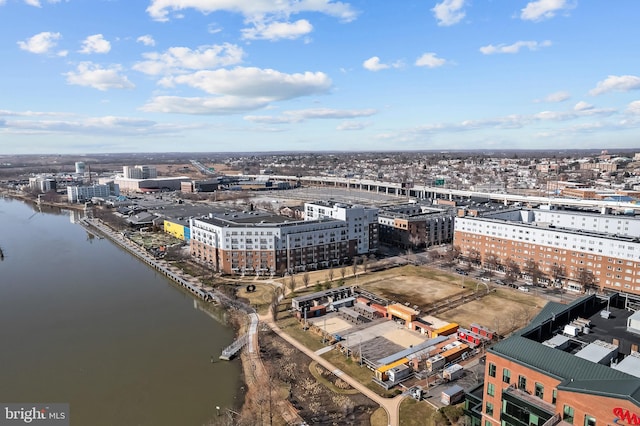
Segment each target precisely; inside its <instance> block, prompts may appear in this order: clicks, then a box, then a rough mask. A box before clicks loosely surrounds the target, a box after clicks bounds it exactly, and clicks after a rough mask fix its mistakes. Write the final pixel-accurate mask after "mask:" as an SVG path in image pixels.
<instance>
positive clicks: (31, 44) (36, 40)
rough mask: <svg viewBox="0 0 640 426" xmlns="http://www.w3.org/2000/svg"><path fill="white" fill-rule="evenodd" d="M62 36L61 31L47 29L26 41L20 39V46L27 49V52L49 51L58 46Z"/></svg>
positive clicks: (42, 52) (41, 52)
mask: <svg viewBox="0 0 640 426" xmlns="http://www.w3.org/2000/svg"><path fill="white" fill-rule="evenodd" d="M60 38H62V35H61V34H60V33H52V32H48V31H45V32H42V33H39V34H36V35H34V36H33V37H30V38H28V39H26V40H24V41H19V42H18V46H20V49H22V50H26V51H27V52H31V53H36V54H44V53H49V51H50V50H51V49H53V48H54V47H56V45H57V41H58V40H60Z"/></svg>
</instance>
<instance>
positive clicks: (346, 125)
mask: <svg viewBox="0 0 640 426" xmlns="http://www.w3.org/2000/svg"><path fill="white" fill-rule="evenodd" d="M370 124H371V123H363V122H361V121H352V120H350V121H343V122H342V123H340V124H339V125H338V127H336V130H340V131H344V130H362V129H364V128H365V127H367V126H369V125H370Z"/></svg>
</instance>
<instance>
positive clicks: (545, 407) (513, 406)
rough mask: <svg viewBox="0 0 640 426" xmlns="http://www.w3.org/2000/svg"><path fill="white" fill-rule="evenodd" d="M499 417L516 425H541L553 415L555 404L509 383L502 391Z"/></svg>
mask: <svg viewBox="0 0 640 426" xmlns="http://www.w3.org/2000/svg"><path fill="white" fill-rule="evenodd" d="M502 401H503V405H502V407H503V409H502V413H501V414H500V419H501V420H503V421H505V422H506V423H509V424H511V425H516V426H532V425H533V426H542V425H543V424H546V423H547V422H548V421H549V420H550V419H551V418H553V416H554V415H555V406H554V405H553V404H550V403H548V402H546V401H543V400H542V399H540V398H538V397H536V396H534V395H530V394H529V393H527V392H525V391H524V390H522V389H517V388H516V387H515V385H511V386H509V387H508V388H506V389H504V390H503V391H502Z"/></svg>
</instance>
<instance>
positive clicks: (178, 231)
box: [163, 219, 191, 241]
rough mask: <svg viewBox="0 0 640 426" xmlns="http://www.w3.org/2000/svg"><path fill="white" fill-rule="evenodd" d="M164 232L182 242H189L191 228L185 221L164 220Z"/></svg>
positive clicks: (187, 221)
mask: <svg viewBox="0 0 640 426" xmlns="http://www.w3.org/2000/svg"><path fill="white" fill-rule="evenodd" d="M163 228H164V232H166V233H167V234H170V235H173V236H174V237H176V238H178V239H180V240H183V241H189V240H191V228H189V220H187V219H164V226H163Z"/></svg>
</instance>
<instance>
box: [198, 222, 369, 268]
mask: <svg viewBox="0 0 640 426" xmlns="http://www.w3.org/2000/svg"><path fill="white" fill-rule="evenodd" d="M190 227H191V244H190V250H191V255H192V256H194V257H195V258H197V259H199V260H200V261H202V262H204V263H206V264H207V265H209V266H210V267H211V268H212V269H214V270H215V271H218V272H222V273H225V274H240V273H242V274H259V275H264V274H276V273H277V274H284V273H285V272H300V271H305V270H310V269H320V268H326V267H329V266H332V265H339V264H346V263H348V262H349V261H350V260H351V259H352V258H353V257H354V256H356V255H357V254H358V240H357V239H355V238H351V237H350V234H349V229H350V227H349V223H348V222H346V221H343V220H338V219H331V218H324V217H323V218H320V219H317V220H292V219H291V218H289V217H284V216H277V215H272V214H266V213H259V212H246V213H233V214H230V213H225V214H221V215H214V214H211V215H210V217H208V218H203V219H191V220H190Z"/></svg>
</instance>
